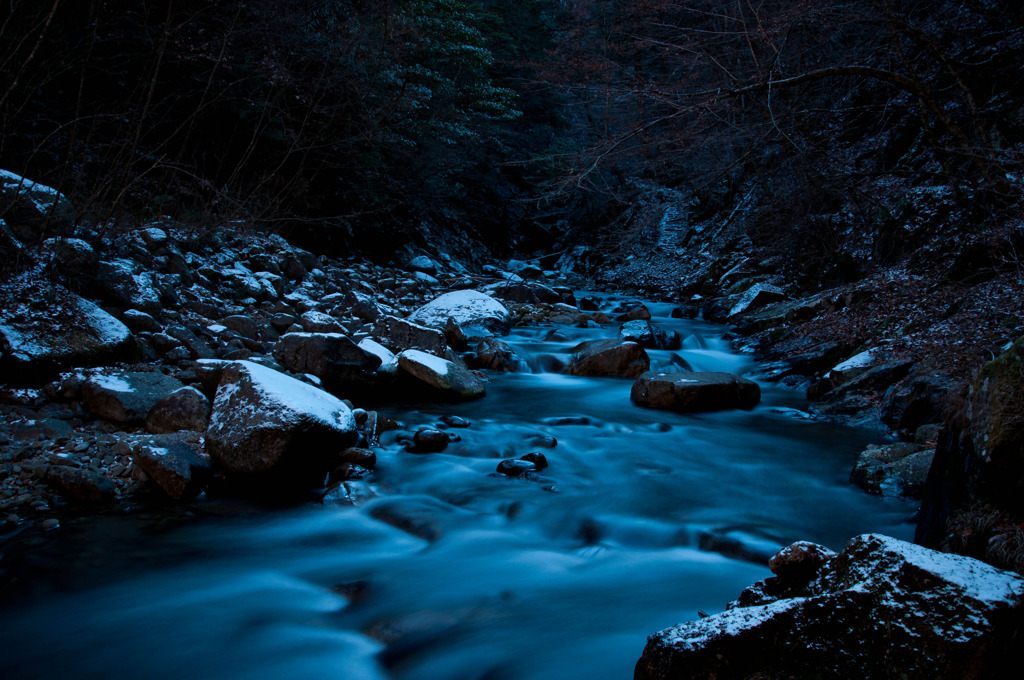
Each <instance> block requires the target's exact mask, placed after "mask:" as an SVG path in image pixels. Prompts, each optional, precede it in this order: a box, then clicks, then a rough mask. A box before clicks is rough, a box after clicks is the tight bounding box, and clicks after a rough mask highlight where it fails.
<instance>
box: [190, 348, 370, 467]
mask: <svg viewBox="0 0 1024 680" xmlns="http://www.w3.org/2000/svg"><path fill="white" fill-rule="evenodd" d="M356 439H357V432H356V422H355V418H354V417H353V415H352V411H351V410H350V409H349V407H348V406H346V405H345V403H344V402H342V401H341V400H340V399H338V398H337V397H335V396H333V395H331V394H329V393H328V392H325V391H324V390H321V389H317V388H316V387H313V386H311V385H307V384H306V383H304V382H301V381H299V380H296V379H294V378H290V377H288V376H286V375H284V374H283V373H280V372H278V371H275V370H273V369H271V368H267V367H266V366H261V365H259V364H256V363H253V362H250V361H236V362H232V363H231V364H229V365H227V366H226V367H224V368H223V370H222V371H221V379H220V386H219V387H218V388H217V395H216V397H215V398H214V401H213V413H212V416H211V418H210V426H209V428H207V430H206V447H207V450H208V451H209V453H210V457H211V459H212V461H213V462H214V464H215V465H216V466H217V467H218V468H220V469H221V470H223V471H224V472H225V473H227V474H229V475H239V476H252V477H260V476H264V477H266V478H268V479H270V480H272V481H274V482H275V483H283V484H286V485H289V486H290V485H292V484H296V485H313V484H318V483H320V482H322V481H323V479H324V474H325V473H326V472H328V471H329V470H330V469H331V467H332V466H333V464H334V463H335V462H336V461H337V454H338V452H339V451H342V450H344V449H347V448H349V447H350V446H352V445H354V444H355V442H356Z"/></svg>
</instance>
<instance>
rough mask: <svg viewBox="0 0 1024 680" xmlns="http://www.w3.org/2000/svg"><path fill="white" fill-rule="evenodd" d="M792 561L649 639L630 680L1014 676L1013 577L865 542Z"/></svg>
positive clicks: (1017, 614)
mask: <svg viewBox="0 0 1024 680" xmlns="http://www.w3.org/2000/svg"><path fill="white" fill-rule="evenodd" d="M786 550H790V549H789V548H787V549H786ZM797 552H798V553H799V554H798V555H796V557H798V558H800V559H798V560H797V561H798V562H800V563H801V564H800V568H796V569H794V568H793V566H794V565H793V560H792V559H783V560H778V561H777V565H776V567H777V572H776V576H773V577H771V578H768V579H766V580H765V581H761V582H760V583H758V584H756V585H754V586H752V587H751V588H748V589H747V590H746V591H744V592H743V594H742V595H741V596H740V598H739V600H737V601H736V602H734V603H732V604H730V605H729V608H728V609H726V611H724V612H721V613H719V614H714V615H712V616H708V617H706V618H702V619H700V620H697V621H690V622H688V623H683V624H680V625H677V626H673V627H671V628H667V629H665V630H663V631H661V632H659V633H656V634H654V635H652V636H650V637H649V638H648V640H647V646H646V647H645V648H644V651H643V655H642V656H641V658H640V660H639V661H638V662H637V665H636V669H635V676H634V677H635V678H636V680H662V679H665V680H667V679H669V678H672V679H675V678H709V679H710V678H715V679H716V680H733V679H735V680H741V679H743V678H753V677H773V678H779V677H800V678H803V677H816V678H836V679H839V678H929V679H933V678H934V679H936V680H981V679H983V678H986V679H987V678H1011V677H1017V675H1018V671H1019V669H1018V668H1017V663H1018V661H1017V656H1018V646H1019V640H1020V636H1021V634H1022V633H1024V630H1022V628H1024V623H1022V622H1024V579H1022V578H1021V577H1020V576H1018V575H1017V574H1014V573H1012V572H1008V571H1001V570H999V569H996V568H994V567H991V566H989V565H987V564H984V563H982V562H979V561H977V560H974V559H972V558H969V557H961V556H957V555H949V554H945V553H939V552H934V551H932V550H929V549H927V548H922V547H921V546H917V545H913V544H911V543H906V542H904V541H899V540H896V539H894V538H889V537H886V536H880V535H877V534H865V535H862V536H857V537H855V538H853V539H852V540H851V541H850V542H849V543H848V544H847V545H846V548H844V549H843V551H842V552H841V553H840V554H839V555H838V556H835V557H832V556H830V555H829V554H827V552H824V553H823V552H821V551H807V550H801V551H797ZM801 556H802V557H801ZM773 561H775V558H773ZM815 563H816V564H815ZM782 567H784V568H782ZM801 581H802V582H801Z"/></svg>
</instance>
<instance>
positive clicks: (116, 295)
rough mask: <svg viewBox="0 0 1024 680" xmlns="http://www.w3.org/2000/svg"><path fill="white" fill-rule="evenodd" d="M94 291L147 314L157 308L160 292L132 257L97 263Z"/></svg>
mask: <svg viewBox="0 0 1024 680" xmlns="http://www.w3.org/2000/svg"><path fill="white" fill-rule="evenodd" d="M95 274H96V276H95V279H94V286H93V287H94V288H95V290H96V294H97V295H99V296H100V297H101V298H103V299H104V300H106V301H107V302H109V303H110V304H112V305H115V306H117V307H123V308H125V309H139V310H142V311H143V312H147V313H149V314H156V313H157V312H159V311H160V307H161V304H160V293H159V292H157V290H156V285H155V283H154V281H153V274H152V273H151V272H147V271H141V270H140V269H139V267H138V265H136V264H135V263H134V262H133V261H131V260H123V259H122V260H109V261H101V262H100V263H99V264H98V265H96V272H95Z"/></svg>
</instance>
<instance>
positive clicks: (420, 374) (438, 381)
mask: <svg viewBox="0 0 1024 680" xmlns="http://www.w3.org/2000/svg"><path fill="white" fill-rule="evenodd" d="M398 365H399V367H400V368H401V369H402V371H404V372H405V373H407V374H408V375H411V376H412V377H414V378H416V379H417V380H418V381H419V383H421V384H422V385H425V386H427V387H429V388H431V389H433V390H435V391H436V392H437V393H438V394H439V395H443V396H446V397H449V398H454V399H478V398H480V397H482V396H484V395H485V394H486V389H485V388H484V384H483V382H482V381H481V380H480V379H479V378H477V377H476V376H475V375H473V374H472V373H470V372H469V371H467V370H466V369H464V368H461V367H459V366H457V365H456V364H455V363H453V362H451V361H448V360H447V359H442V358H440V357H436V356H434V355H433V354H427V353H426V352H422V351H420V350H415V349H409V350H406V351H404V352H402V353H401V354H399V355H398Z"/></svg>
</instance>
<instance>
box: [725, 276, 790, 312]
mask: <svg viewBox="0 0 1024 680" xmlns="http://www.w3.org/2000/svg"><path fill="white" fill-rule="evenodd" d="M785 299H786V293H785V291H783V290H782V289H781V288H779V287H778V286H772V285H769V284H767V283H755V284H754V285H753V286H751V287H750V288H748V289H747V290H746V291H744V293H743V294H742V295H740V297H739V300H737V301H736V303H735V304H734V305H733V306H732V307H731V308H730V309H729V313H728V315H727V316H728V317H729V318H731V317H734V316H737V315H739V314H743V313H744V312H746V311H749V310H753V309H757V308H758V307H763V306H765V305H768V304H771V303H773V302H781V301H782V300H785Z"/></svg>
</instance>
